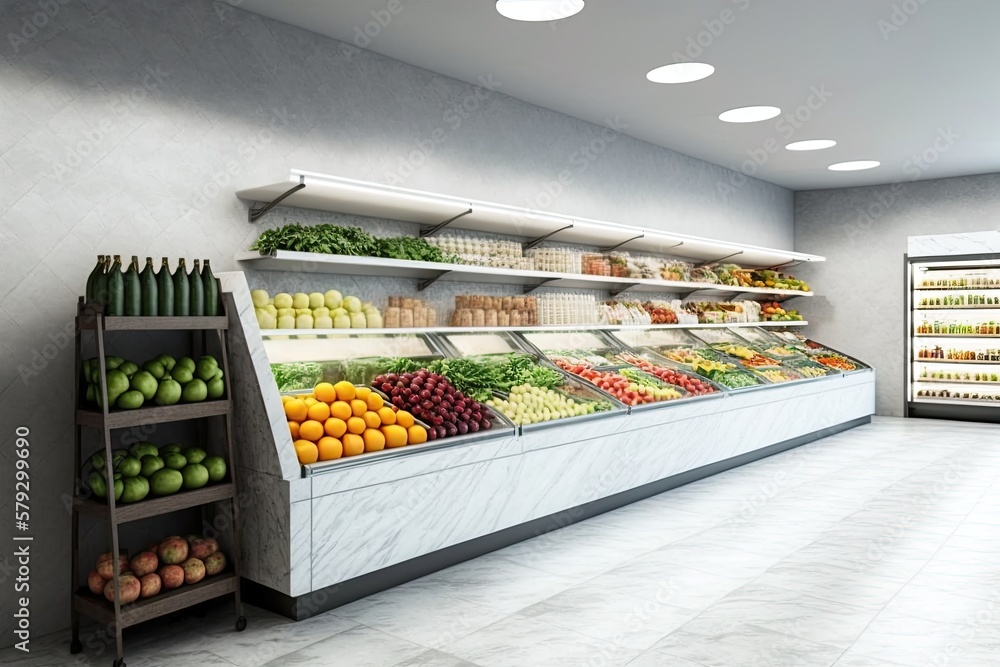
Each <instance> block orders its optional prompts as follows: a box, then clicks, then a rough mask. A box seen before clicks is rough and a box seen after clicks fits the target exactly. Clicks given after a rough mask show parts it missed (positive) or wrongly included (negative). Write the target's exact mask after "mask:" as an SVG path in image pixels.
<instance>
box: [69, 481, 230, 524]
mask: <svg viewBox="0 0 1000 667" xmlns="http://www.w3.org/2000/svg"><path fill="white" fill-rule="evenodd" d="M235 496H236V485H235V484H234V483H232V482H223V483H220V484H213V485H212V486H206V487H203V488H200V489H195V490H194V491H179V492H178V493H175V494H173V495H171V496H164V497H162V498H157V497H155V496H147V498H146V499H144V500H140V501H139V502H137V503H130V504H126V505H123V504H121V503H116V504H115V521H116V523H118V524H123V523H129V522H130V521H138V520H139V519H146V518H148V517H151V516H159V515H160V514H168V513H170V512H177V511H179V510H184V509H188V508H189V507H197V506H199V505H205V504H207V503H214V502H217V501H219V500H227V499H229V498H234V497H235ZM110 510H111V508H110V507H109V506H108V504H107V503H106V502H103V501H100V500H94V499H93V498H74V499H73V511H75V512H79V513H80V514H89V515H91V516H97V517H100V518H103V519H107V518H108V517H109V516H110V514H111V512H110Z"/></svg>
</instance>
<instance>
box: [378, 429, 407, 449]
mask: <svg viewBox="0 0 1000 667" xmlns="http://www.w3.org/2000/svg"><path fill="white" fill-rule="evenodd" d="M382 435H384V436H385V446H386V447H389V448H390V449H391V448H393V447H405V446H406V442H407V440H408V435H407V433H406V429H405V428H403V427H402V426H396V425H395V424H391V425H389V426H383V427H382Z"/></svg>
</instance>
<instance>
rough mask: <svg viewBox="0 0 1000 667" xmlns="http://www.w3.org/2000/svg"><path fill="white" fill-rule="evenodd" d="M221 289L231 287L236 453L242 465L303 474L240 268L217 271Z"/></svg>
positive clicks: (275, 472)
mask: <svg viewBox="0 0 1000 667" xmlns="http://www.w3.org/2000/svg"><path fill="white" fill-rule="evenodd" d="M218 277H219V281H220V283H221V285H222V291H223V292H231V293H232V298H233V303H235V306H236V307H235V311H236V312H231V313H230V314H229V345H230V353H229V354H230V363H231V364H232V366H233V368H232V373H231V375H232V386H233V402H234V406H233V408H234V414H235V419H234V425H235V431H236V432H235V436H236V441H237V442H238V443H240V446H239V447H237V448H236V456H237V458H238V460H239V463H240V465H241V466H244V467H247V468H250V469H251V470H258V471H260V472H264V473H269V474H271V475H277V476H279V477H282V478H284V479H295V478H298V477H301V476H302V466H301V465H299V462H298V459H297V458H296V456H295V450H294V448H293V447H292V436H291V434H290V433H289V431H288V419H287V418H286V417H285V413H284V410H282V407H281V405H282V404H281V395H280V394H279V393H278V385H277V384H275V382H274V376H273V375H271V365H270V362H269V361H268V359H267V351H266V350H265V349H264V343H263V341H262V340H261V337H260V329H259V328H258V326H257V317H256V316H255V315H254V310H253V302H252V301H251V300H250V288H249V287H248V286H247V281H246V276H244V275H243V273H242V272H240V271H227V272H223V273H220V274H219V276H218Z"/></svg>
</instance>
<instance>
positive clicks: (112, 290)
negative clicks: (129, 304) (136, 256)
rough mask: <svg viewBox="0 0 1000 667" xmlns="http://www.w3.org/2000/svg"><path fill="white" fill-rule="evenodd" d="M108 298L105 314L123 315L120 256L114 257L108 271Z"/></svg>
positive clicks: (123, 280) (123, 296)
mask: <svg viewBox="0 0 1000 667" xmlns="http://www.w3.org/2000/svg"><path fill="white" fill-rule="evenodd" d="M107 293H108V298H107V304H106V305H107V308H106V309H105V314H107V315H124V314H125V276H123V275H122V258H121V255H115V261H114V262H112V264H111V268H110V269H108V289H107Z"/></svg>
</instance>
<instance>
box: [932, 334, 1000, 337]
mask: <svg viewBox="0 0 1000 667" xmlns="http://www.w3.org/2000/svg"><path fill="white" fill-rule="evenodd" d="M913 337H914V338H1000V334H913Z"/></svg>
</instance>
